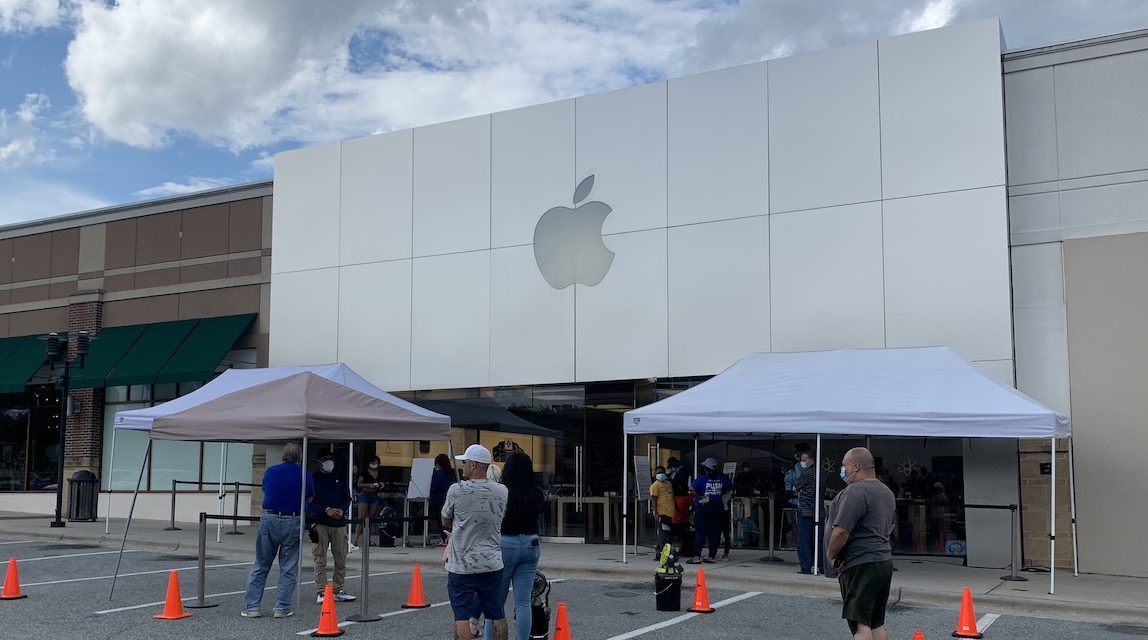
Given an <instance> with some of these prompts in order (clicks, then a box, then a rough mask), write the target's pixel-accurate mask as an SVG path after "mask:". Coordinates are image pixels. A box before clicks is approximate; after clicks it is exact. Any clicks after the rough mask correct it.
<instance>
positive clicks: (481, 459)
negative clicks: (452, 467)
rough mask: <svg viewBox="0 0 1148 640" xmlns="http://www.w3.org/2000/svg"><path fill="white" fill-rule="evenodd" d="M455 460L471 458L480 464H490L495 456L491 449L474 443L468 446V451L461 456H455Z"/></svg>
mask: <svg viewBox="0 0 1148 640" xmlns="http://www.w3.org/2000/svg"><path fill="white" fill-rule="evenodd" d="M454 459H455V460H470V461H472V462H477V463H479V464H490V463H491V462H494V456H492V455H490V449H487V448H486V447H484V446H482V445H481V444H472V445H470V446H469V447H467V448H466V453H464V454H462V455H461V456H455V457H454Z"/></svg>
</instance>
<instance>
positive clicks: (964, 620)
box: [953, 587, 985, 638]
mask: <svg viewBox="0 0 1148 640" xmlns="http://www.w3.org/2000/svg"><path fill="white" fill-rule="evenodd" d="M953 637H954V638H983V637H985V636H984V634H983V633H981V632H980V631H977V614H976V613H974V612H973V593H972V592H971V591H969V588H968V587H965V592H964V593H962V594H961V613H960V615H958V616H957V630H956V631H954V632H953Z"/></svg>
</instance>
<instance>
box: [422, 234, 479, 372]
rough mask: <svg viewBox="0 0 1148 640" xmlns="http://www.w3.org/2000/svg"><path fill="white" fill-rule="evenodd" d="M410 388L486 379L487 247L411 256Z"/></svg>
mask: <svg viewBox="0 0 1148 640" xmlns="http://www.w3.org/2000/svg"><path fill="white" fill-rule="evenodd" d="M411 281H412V285H413V290H412V295H411V388H413V389H450V388H454V387H482V386H486V385H487V384H489V383H490V252H489V251H472V252H470V253H454V254H448V255H442V256H431V257H427V258H415V259H414V274H413V277H412V278H411Z"/></svg>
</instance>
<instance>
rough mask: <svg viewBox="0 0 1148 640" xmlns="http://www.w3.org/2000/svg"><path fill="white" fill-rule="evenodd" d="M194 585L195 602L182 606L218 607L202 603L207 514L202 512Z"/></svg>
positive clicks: (215, 604) (204, 578)
mask: <svg viewBox="0 0 1148 640" xmlns="http://www.w3.org/2000/svg"><path fill="white" fill-rule="evenodd" d="M195 573H196V585H195V596H196V598H195V601H194V602H189V603H188V604H185V605H183V606H185V607H187V608H188V609H208V608H211V607H218V606H219V603H218V602H215V603H211V604H208V603H207V602H204V595H203V594H204V591H205V590H206V589H207V587H206V586H205V582H206V580H207V514H206V513H204V512H202V511H201V512H200V513H199V562H198V563H197V565H196V570H195Z"/></svg>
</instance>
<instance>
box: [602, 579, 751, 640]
mask: <svg viewBox="0 0 1148 640" xmlns="http://www.w3.org/2000/svg"><path fill="white" fill-rule="evenodd" d="M760 595H761V592H760V591H749V592H747V593H743V594H741V595H739V596H734V597H732V598H726V599H725V600H722V601H721V602H715V603H713V604H711V605H710V606H711V607H713V608H714V609H720V608H721V607H724V606H726V605H727V604H733V603H735V602H741V601H742V600H748V599H749V598H752V597H754V596H760ZM701 615H705V614H704V613H685V614H682V615H680V616H678V617H676V618H670V619H669V620H666V621H664V622H659V623H657V624H652V625H650V626H648V627H642V628H641V629H635V630H633V631H630V632H629V633H623V634H622V635H620V636H614V637H612V638H609V639H608V640H628V639H629V638H637V637H638V636H643V635H646V634H647V633H650V632H651V631H657V630H658V629H665V628H666V627H670V626H673V625H675V624H678V623H680V622H685V621H686V620H689V619H690V618H696V617H698V616H701Z"/></svg>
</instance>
